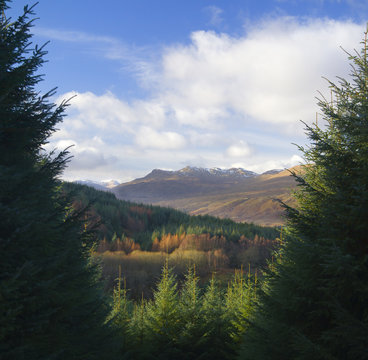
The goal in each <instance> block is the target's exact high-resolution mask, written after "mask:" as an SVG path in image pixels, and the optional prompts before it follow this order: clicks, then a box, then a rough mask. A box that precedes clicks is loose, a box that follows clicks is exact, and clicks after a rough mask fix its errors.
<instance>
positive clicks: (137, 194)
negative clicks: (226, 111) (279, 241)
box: [114, 167, 300, 225]
mask: <svg viewBox="0 0 368 360" xmlns="http://www.w3.org/2000/svg"><path fill="white" fill-rule="evenodd" d="M299 169H300V168H299V167H296V168H293V169H292V170H299ZM295 186H296V182H295V180H294V178H293V177H292V176H290V171H289V170H284V171H281V172H279V173H277V174H263V175H257V176H249V177H231V176H227V177H217V178H216V177H211V176H204V175H200V174H193V176H192V175H190V176H181V175H180V174H178V173H177V172H165V171H159V170H156V171H154V172H152V173H151V174H149V175H147V176H146V177H145V178H142V179H136V180H134V181H132V182H130V183H126V184H122V185H120V186H118V187H116V188H115V189H114V192H115V194H116V195H117V196H118V197H119V198H121V199H127V200H131V201H138V202H143V203H150V204H155V205H164V206H170V207H173V208H176V209H180V210H184V211H186V212H188V213H190V214H202V215H203V214H209V215H213V216H218V217H220V218H230V219H233V220H235V221H239V222H240V221H246V222H254V223H256V224H261V225H280V224H282V223H283V222H284V220H283V209H282V207H281V206H280V204H279V202H278V201H277V199H278V200H281V201H283V202H285V203H287V204H292V202H293V200H292V197H291V192H292V190H293V189H294V188H295Z"/></svg>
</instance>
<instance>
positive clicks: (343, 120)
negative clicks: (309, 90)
mask: <svg viewBox="0 0 368 360" xmlns="http://www.w3.org/2000/svg"><path fill="white" fill-rule="evenodd" d="M362 44H363V47H362V50H361V52H360V53H358V52H357V53H356V54H355V55H353V56H351V55H349V59H350V61H351V62H352V69H353V70H352V74H351V83H350V82H349V81H347V80H344V79H341V78H340V79H339V81H338V83H337V84H334V83H332V82H330V83H329V84H330V87H331V90H332V96H331V100H326V99H322V100H321V101H320V102H319V106H320V108H321V110H322V113H323V117H324V120H325V124H324V126H323V128H322V127H319V126H318V125H317V124H316V126H313V127H309V126H308V127H307V134H308V137H309V139H310V140H311V145H310V146H309V147H308V148H306V149H304V148H301V150H302V151H303V153H304V156H305V159H306V161H307V163H308V165H306V166H304V168H303V171H302V172H301V173H300V174H294V176H295V178H296V180H297V181H298V183H299V185H300V190H299V191H298V192H297V193H296V197H297V200H298V204H299V205H298V207H297V208H296V209H292V208H289V207H286V210H287V216H288V237H287V241H286V243H285V244H284V245H282V247H281V249H280V251H279V254H278V257H277V261H276V262H275V264H273V266H270V268H269V270H268V274H267V280H266V282H265V284H264V288H263V295H262V297H261V303H260V306H259V309H258V312H257V313H256V314H255V316H254V318H253V326H252V327H251V329H250V331H248V332H247V336H246V338H245V344H244V348H243V352H242V356H241V358H242V359H262V360H263V359H357V360H358V359H367V354H368V353H367V349H368V336H367V334H368V311H367V303H368V287H367V279H368V276H367V274H368V242H367V234H368V221H367V218H368V87H367V84H368V53H367V47H368V42H367V33H365V39H364V41H363V42H362Z"/></svg>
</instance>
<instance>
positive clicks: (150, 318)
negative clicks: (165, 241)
mask: <svg viewBox="0 0 368 360" xmlns="http://www.w3.org/2000/svg"><path fill="white" fill-rule="evenodd" d="M153 297H154V298H153V301H152V302H150V303H149V304H148V306H147V315H146V318H147V330H148V333H149V336H148V339H147V341H148V342H149V343H150V344H152V345H153V348H154V351H153V353H154V354H155V355H156V356H157V357H158V358H160V359H174V358H176V355H177V354H178V350H177V339H178V334H179V330H180V327H179V324H180V323H179V307H178V303H179V298H178V292H177V283H176V279H175V277H174V275H173V274H172V270H171V269H170V268H169V265H168V260H166V262H165V265H164V267H163V269H162V275H161V279H160V282H159V283H158V284H157V289H156V291H155V292H154V294H153Z"/></svg>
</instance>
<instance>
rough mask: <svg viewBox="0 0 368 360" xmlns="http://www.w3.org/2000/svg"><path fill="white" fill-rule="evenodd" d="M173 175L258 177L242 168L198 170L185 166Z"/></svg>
mask: <svg viewBox="0 0 368 360" xmlns="http://www.w3.org/2000/svg"><path fill="white" fill-rule="evenodd" d="M173 173H177V174H179V175H184V176H203V175H205V176H221V177H250V176H256V175H258V174H256V173H255V172H253V171H249V170H245V169H243V168H230V169H221V168H218V167H213V168H200V167H192V166H186V167H185V168H183V169H180V170H178V171H175V172H173Z"/></svg>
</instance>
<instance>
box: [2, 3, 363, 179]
mask: <svg viewBox="0 0 368 360" xmlns="http://www.w3.org/2000/svg"><path fill="white" fill-rule="evenodd" d="M26 4H33V3H29V2H28V1H23V0H15V1H13V2H12V3H10V5H11V9H9V10H8V11H7V14H6V16H7V17H11V18H13V19H14V18H16V17H17V16H18V15H20V14H21V13H22V9H23V6H24V5H26ZM34 12H35V17H36V18H37V20H35V22H34V27H33V28H32V33H33V35H34V36H33V38H32V43H33V44H38V45H42V44H44V43H46V42H48V41H49V43H48V44H47V46H46V50H47V51H48V53H47V55H46V56H45V59H46V60H47V62H46V63H45V64H44V66H43V67H42V69H41V73H42V74H44V80H43V81H42V82H41V83H39V84H38V85H37V89H38V90H39V91H40V92H41V93H45V92H46V91H48V90H50V89H52V88H55V87H57V93H56V95H55V96H53V98H52V99H51V100H52V101H53V102H55V103H57V104H59V103H60V102H61V101H63V100H65V99H71V100H70V101H69V104H70V106H69V107H68V108H67V111H66V116H65V117H64V120H63V122H62V123H60V124H58V131H56V132H55V133H54V134H53V135H52V137H51V138H50V139H49V143H48V144H45V146H44V148H45V150H46V151H51V150H52V149H57V150H63V149H65V148H66V147H67V146H70V145H73V147H72V148H71V150H70V151H71V153H72V155H73V159H72V160H71V162H70V163H69V164H68V167H67V169H66V170H65V172H64V174H63V178H64V179H66V180H77V179H89V180H95V181H100V180H106V179H116V180H118V181H120V182H125V181H129V180H132V179H134V178H138V177H143V176H144V175H146V174H147V173H149V172H150V171H151V170H152V169H155V168H159V169H166V170H178V169H181V168H183V167H185V166H187V165H189V166H198V167H208V168H211V167H220V168H231V167H242V168H244V169H247V170H252V171H255V172H257V173H262V172H264V171H267V170H270V169H275V168H277V169H283V168H288V167H291V166H294V165H297V164H299V163H300V162H302V161H303V159H302V154H301V152H300V151H299V150H298V147H297V146H296V145H295V144H298V145H303V146H304V145H305V144H306V145H308V139H307V137H306V135H305V129H304V128H305V125H304V124H303V123H302V121H303V122H305V123H306V124H312V123H313V122H314V121H315V119H316V113H318V111H319V110H318V106H317V101H318V100H317V98H321V96H322V95H323V96H326V97H327V98H328V97H329V96H330V90H329V88H328V82H327V81H326V79H325V78H327V79H329V80H331V81H334V82H338V79H337V78H336V77H337V76H340V77H343V78H346V79H349V76H350V72H351V68H350V65H349V61H348V59H347V57H348V55H347V54H346V53H345V52H344V51H343V50H342V48H343V49H344V50H345V51H347V52H349V53H353V52H354V49H357V50H358V51H359V49H360V46H361V45H360V42H361V41H362V38H363V36H364V31H365V29H366V26H367V25H366V24H367V19H368V2H367V1H365V0H362V1H361V0H300V1H297V0H268V1H262V0H259V1H251V0H243V1H240V0H121V1H118V0H105V1H103V2H101V1H100V0H99V1H95V0H78V1H75V0H73V1H71V0H63V1H60V0H59V1H57V0H40V1H39V3H38V4H37V5H36V7H35V8H34ZM317 116H320V115H317ZM320 117H321V116H320Z"/></svg>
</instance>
